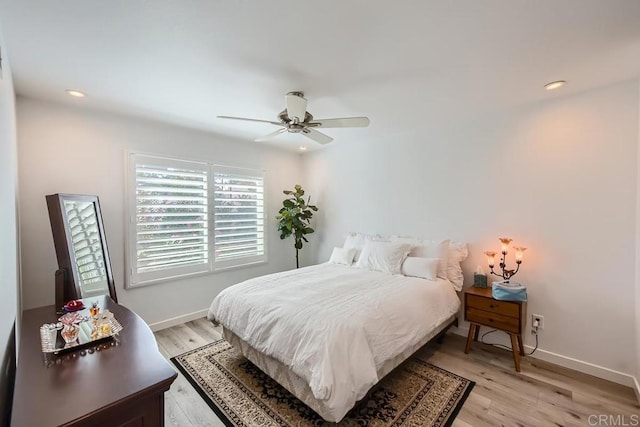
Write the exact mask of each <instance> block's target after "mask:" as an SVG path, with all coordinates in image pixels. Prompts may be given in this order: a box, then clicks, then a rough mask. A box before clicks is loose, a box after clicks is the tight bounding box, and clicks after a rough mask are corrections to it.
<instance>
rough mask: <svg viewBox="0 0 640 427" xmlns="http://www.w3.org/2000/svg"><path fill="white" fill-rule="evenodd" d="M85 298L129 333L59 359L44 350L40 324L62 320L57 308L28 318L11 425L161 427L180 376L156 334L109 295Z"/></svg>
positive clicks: (32, 312) (24, 316) (41, 310)
mask: <svg viewBox="0 0 640 427" xmlns="http://www.w3.org/2000/svg"><path fill="white" fill-rule="evenodd" d="M88 300H89V301H98V304H99V306H100V307H101V308H102V309H105V308H106V309H108V310H110V311H111V312H112V313H113V314H114V315H115V318H116V319H117V320H118V321H119V322H120V324H121V325H122V326H123V328H124V329H123V330H122V331H121V332H120V333H119V334H118V336H117V338H116V339H110V340H106V341H102V343H101V344H98V345H93V346H89V347H85V348H83V349H76V350H74V351H71V352H69V353H64V354H61V355H52V354H47V355H45V354H43V353H42V351H41V344H40V332H39V331H40V326H41V325H42V324H44V323H53V322H56V321H57V320H56V319H57V318H58V317H59V316H58V315H57V314H56V312H55V308H54V306H53V305H51V306H48V307H41V308H36V309H32V310H26V311H24V312H23V314H22V327H21V331H20V346H19V353H18V367H17V371H16V379H15V390H14V397H13V410H12V413H11V425H12V426H13V427H22V426H25V427H31V426H59V425H64V426H95V427H97V426H105V427H106V426H127V427H133V426H145V427H147V426H162V425H163V424H164V392H165V391H167V390H168V389H169V387H170V386H171V383H172V382H173V381H174V379H175V378H176V376H177V374H176V372H175V371H174V370H173V368H172V367H171V366H170V365H169V363H168V362H167V361H166V359H165V358H164V357H163V356H162V355H161V354H160V352H159V351H158V345H157V343H156V340H155V337H154V335H153V333H152V332H151V330H150V329H149V327H148V326H147V324H146V323H145V322H144V321H143V320H142V319H141V318H140V317H139V316H138V315H137V314H135V313H134V312H132V311H131V310H128V309H127V308H125V307H123V306H121V305H119V304H117V303H115V302H113V300H111V298H109V297H108V296H101V297H96V298H89V299H88ZM85 301H86V300H85ZM85 305H87V304H86V302H85Z"/></svg>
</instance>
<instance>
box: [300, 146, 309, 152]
mask: <svg viewBox="0 0 640 427" xmlns="http://www.w3.org/2000/svg"><path fill="white" fill-rule="evenodd" d="M299 148H300V151H307V146H306V145H301V146H300V147H299Z"/></svg>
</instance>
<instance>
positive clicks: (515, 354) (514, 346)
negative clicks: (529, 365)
mask: <svg viewBox="0 0 640 427" xmlns="http://www.w3.org/2000/svg"><path fill="white" fill-rule="evenodd" d="M509 335H510V336H511V350H512V351H513V362H514V364H515V365H516V372H520V355H519V351H518V343H517V338H516V334H509Z"/></svg>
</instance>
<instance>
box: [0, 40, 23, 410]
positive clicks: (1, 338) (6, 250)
mask: <svg viewBox="0 0 640 427" xmlns="http://www.w3.org/2000/svg"><path fill="white" fill-rule="evenodd" d="M0 46H3V47H4V45H3V44H2V39H1V37H0ZM2 54H3V55H2V56H3V58H2V68H3V71H2V79H1V80H0V363H1V362H2V360H3V359H4V355H5V349H6V346H7V342H8V341H9V334H10V333H11V327H12V326H13V322H14V320H15V319H16V312H17V310H18V300H19V297H18V293H19V292H18V289H19V286H18V237H17V232H18V226H17V221H18V219H17V214H16V210H17V206H18V204H17V186H18V179H17V178H18V169H17V159H16V150H17V149H16V119H15V94H14V92H13V81H12V79H11V70H10V68H9V63H8V61H7V59H6V57H5V56H6V53H5V50H4V49H2ZM0 406H1V405H0Z"/></svg>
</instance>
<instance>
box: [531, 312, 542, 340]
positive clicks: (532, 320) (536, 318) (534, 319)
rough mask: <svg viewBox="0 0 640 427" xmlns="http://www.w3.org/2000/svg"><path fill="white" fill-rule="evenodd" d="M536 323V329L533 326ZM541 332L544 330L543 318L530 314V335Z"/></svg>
mask: <svg viewBox="0 0 640 427" xmlns="http://www.w3.org/2000/svg"><path fill="white" fill-rule="evenodd" d="M536 321H537V322H538V327H537V328H536V327H534V326H533V325H534V324H535V322H536ZM542 330H544V316H542V315H540V314H532V315H531V333H532V334H533V335H535V334H537V333H538V332H540V331H542Z"/></svg>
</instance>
